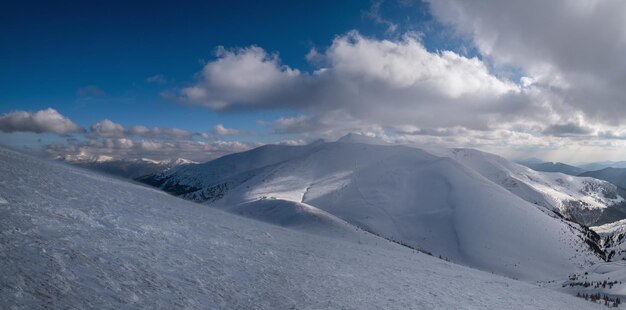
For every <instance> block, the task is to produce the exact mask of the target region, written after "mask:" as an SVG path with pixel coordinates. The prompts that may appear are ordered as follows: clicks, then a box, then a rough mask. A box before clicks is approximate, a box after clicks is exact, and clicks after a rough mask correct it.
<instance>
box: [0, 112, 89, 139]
mask: <svg viewBox="0 0 626 310" xmlns="http://www.w3.org/2000/svg"><path fill="white" fill-rule="evenodd" d="M0 131H3V132H34V133H43V132H50V133H57V134H65V133H71V132H82V131H84V129H82V128H81V127H80V126H78V125H76V124H74V122H72V121H71V120H70V119H69V118H67V117H65V116H63V115H61V114H60V113H59V112H57V110H55V109H52V108H48V109H46V110H40V111H37V112H28V111H14V112H10V113H6V114H4V115H2V116H0Z"/></svg>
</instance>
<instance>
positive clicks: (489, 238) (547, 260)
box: [150, 142, 623, 281]
mask: <svg viewBox="0 0 626 310" xmlns="http://www.w3.org/2000/svg"><path fill="white" fill-rule="evenodd" d="M445 152H448V151H445ZM272 153H273V154H274V155H272ZM268 158H271V159H273V160H268ZM472 166H473V167H472ZM515 167H517V168H516V169H518V168H519V169H526V168H523V167H521V166H517V165H516V166H515ZM526 170H527V171H532V170H529V169H526ZM494 171H495V172H496V173H497V174H498V175H499V174H501V172H499V171H500V170H494ZM483 174H485V175H487V173H486V172H485V171H483V170H481V169H479V165H470V162H469V161H462V160H460V159H457V158H455V157H454V156H453V154H449V153H446V154H434V152H433V151H425V150H420V149H417V148H414V147H407V146H397V145H395V146H394V145H372V144H364V143H358V142H333V143H316V144H315V145H308V146H301V147H297V146H268V147H262V148H259V149H255V150H251V151H249V152H244V153H240V154H235V155H231V156H225V157H222V158H220V159H217V160H215V161H211V162H208V163H204V164H199V165H186V166H183V167H181V168H178V169H172V170H170V171H167V172H165V173H163V174H160V175H157V176H154V178H153V179H152V180H150V182H151V183H152V184H156V185H157V186H160V187H161V188H163V189H165V190H170V192H173V193H175V194H178V195H180V196H182V197H184V198H187V199H190V200H195V201H204V202H206V203H209V204H211V205H213V206H215V207H218V208H224V209H227V210H228V209H229V208H231V206H233V205H238V204H241V203H248V202H254V201H256V200H259V199H281V200H285V201H292V202H302V203H305V204H307V205H310V206H313V207H315V208H317V209H320V210H323V211H326V212H327V213H329V214H332V215H333V216H336V217H337V218H339V219H342V220H344V221H346V222H348V223H350V224H353V225H355V226H357V227H359V228H362V229H364V230H367V231H370V232H373V233H375V234H378V235H381V236H383V237H385V238H388V239H390V240H396V241H399V242H402V243H404V244H407V245H410V246H412V247H414V248H418V249H422V250H424V251H428V252H432V253H433V254H434V255H436V256H439V255H441V256H442V257H445V258H448V259H450V260H451V261H453V262H456V263H460V264H465V265H468V266H472V267H476V268H480V269H482V270H486V271H490V272H495V273H499V274H503V275H507V276H510V277H514V278H519V279H527V280H531V281H535V280H553V279H558V278H564V277H566V276H567V274H569V273H571V272H576V271H579V270H582V269H584V268H587V267H589V266H591V265H592V264H594V263H597V262H600V261H601V260H602V259H601V257H603V255H604V253H599V252H598V253H596V252H594V251H595V250H594V248H596V249H597V246H593V247H590V246H589V244H595V242H596V241H597V240H595V239H594V238H595V236H594V235H593V234H592V233H590V232H588V231H586V230H585V229H583V228H582V227H580V226H578V225H576V224H574V223H571V222H568V221H565V220H563V219H562V218H561V217H559V216H558V215H557V214H555V213H554V212H553V211H551V210H552V207H551V206H550V205H548V204H547V203H546V205H545V206H543V207H542V206H539V207H538V206H537V205H536V204H534V203H530V202H528V201H527V200H525V199H522V198H520V196H521V195H520V196H518V195H516V194H514V192H515V191H512V190H511V188H506V187H505V186H503V184H500V183H496V182H494V181H495V180H491V179H489V178H488V177H485V175H483ZM504 176H506V175H504ZM561 176H563V177H565V176H564V175H550V177H551V178H548V180H549V181H550V182H553V183H554V182H558V181H556V180H554V179H563V177H561ZM567 181H568V182H569V183H565V181H563V183H564V184H566V185H567V186H570V187H571V190H570V191H569V192H566V193H565V194H563V195H564V196H562V197H564V199H581V200H583V201H587V200H588V201H589V205H590V206H591V207H597V208H606V207H607V206H606V205H605V204H604V203H607V202H612V200H611V199H612V198H607V197H605V196H603V193H602V192H595V191H592V189H593V188H592V187H590V186H587V187H585V186H586V184H587V183H586V182H590V183H589V184H600V185H601V186H608V187H609V188H610V186H612V185H610V184H608V183H606V182H602V181H597V180H593V179H589V180H587V179H575V180H567ZM575 186H578V187H575ZM582 188H587V189H588V190H589V192H588V193H583V194H580V193H578V191H579V190H581V189H582ZM172 189H173V190H174V191H173V190H172ZM181 189H182V190H181ZM552 190H553V191H554V192H555V193H556V192H557V189H554V188H553V189H552ZM528 192H529V193H535V194H536V195H538V196H537V197H540V198H541V197H543V198H545V197H544V196H541V195H539V194H538V192H537V191H536V190H534V189H529V191H528ZM518 194H519V193H518ZM593 195H595V196H593ZM550 197H552V196H550ZM559 197H561V196H559ZM572 197H573V198H572ZM524 198H528V197H524ZM620 199H621V200H623V198H621V197H619V196H615V198H614V200H615V201H619V200H620ZM555 201H556V200H555Z"/></svg>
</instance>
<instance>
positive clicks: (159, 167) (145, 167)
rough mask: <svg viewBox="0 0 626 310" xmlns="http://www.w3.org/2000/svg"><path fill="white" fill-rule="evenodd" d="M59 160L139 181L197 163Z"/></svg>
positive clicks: (96, 158)
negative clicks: (168, 170) (155, 174)
mask: <svg viewBox="0 0 626 310" xmlns="http://www.w3.org/2000/svg"><path fill="white" fill-rule="evenodd" d="M57 159H58V160H60V161H63V162H67V163H70V164H73V165H76V166H79V167H83V168H87V169H91V170H95V171H99V172H103V173H106V174H109V175H113V176H118V177H123V178H127V179H137V178H140V177H143V176H146V175H152V174H154V173H158V172H161V171H164V170H167V169H170V168H172V167H176V166H180V165H185V164H192V163H196V162H194V161H191V160H187V159H184V158H176V159H171V160H153V159H149V158H138V159H113V158H111V157H108V156H65V157H59V158H57Z"/></svg>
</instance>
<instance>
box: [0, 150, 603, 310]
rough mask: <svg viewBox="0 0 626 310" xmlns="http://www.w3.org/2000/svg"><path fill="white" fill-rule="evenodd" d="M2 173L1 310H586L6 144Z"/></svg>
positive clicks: (394, 249)
mask: <svg viewBox="0 0 626 310" xmlns="http://www.w3.org/2000/svg"><path fill="white" fill-rule="evenodd" d="M0 176H1V179H0V196H2V197H4V198H6V199H7V201H8V202H9V203H7V204H2V205H0V230H1V231H0V261H2V264H0V308H2V309H14V308H15V309H33V308H56V309H58V308H79V309H84V308H98V309H120V308H135V307H141V308H152V309H154V308H160V309H172V308H193V309H590V308H592V306H594V305H593V304H590V303H587V302H585V301H582V300H580V299H577V298H575V297H572V296H568V295H565V294H562V293H558V292H555V291H551V290H546V289H542V288H539V287H536V286H533V285H530V284H526V283H522V282H518V281H515V280H512V279H508V278H503V277H500V276H497V275H493V274H489V273H484V272H481V271H477V270H472V269H469V268H466V267H462V266H457V265H454V264H451V263H448V262H445V261H443V260H439V259H436V258H434V257H430V256H427V255H425V254H422V253H418V252H415V251H412V250H410V249H408V248H406V247H402V246H399V245H397V244H394V243H391V242H388V241H386V240H383V239H381V238H377V237H374V236H371V235H367V234H366V233H365V232H362V233H363V234H364V236H369V237H367V238H369V242H366V243H360V242H354V241H353V240H352V239H350V238H342V237H341V236H335V237H333V238H331V237H329V236H327V237H320V236H316V235H314V234H311V233H303V232H299V231H295V230H289V229H286V228H282V227H278V226H275V225H269V224H265V223H262V222H258V221H254V220H250V219H246V218H243V217H238V216H235V215H232V214H228V213H224V212H221V211H220V210H216V209H212V208H205V207H202V206H199V205H197V204H194V203H191V202H186V201H183V200H180V199H178V198H175V197H172V196H169V195H167V194H164V193H162V192H159V191H156V190H151V189H148V188H144V187H142V186H138V185H134V184H129V183H126V182H124V181H120V180H116V179H111V178H109V177H106V176H101V175H98V174H94V173H92V172H88V171H83V170H80V169H78V168H73V167H69V166H65V165H62V164H59V163H53V162H46V161H42V160H39V159H35V158H31V157H29V156H26V155H22V154H18V153H15V152H13V151H8V150H5V149H1V148H0ZM598 309H600V308H598Z"/></svg>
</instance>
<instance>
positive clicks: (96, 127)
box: [89, 119, 125, 138]
mask: <svg viewBox="0 0 626 310" xmlns="http://www.w3.org/2000/svg"><path fill="white" fill-rule="evenodd" d="M89 134H90V135H95V136H99V137H107V138H112V137H116V138H120V137H123V136H124V135H125V133H124V126H122V125H120V124H117V123H114V122H112V121H111V120H108V119H103V120H101V121H99V122H97V123H95V124H93V125H91V128H90V133H89Z"/></svg>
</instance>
